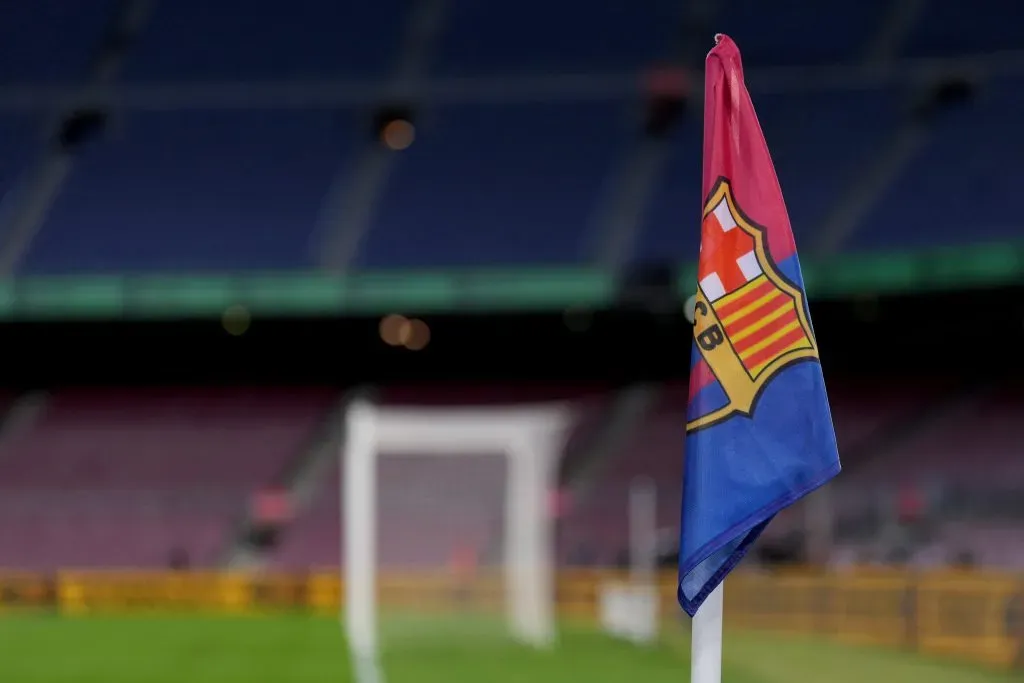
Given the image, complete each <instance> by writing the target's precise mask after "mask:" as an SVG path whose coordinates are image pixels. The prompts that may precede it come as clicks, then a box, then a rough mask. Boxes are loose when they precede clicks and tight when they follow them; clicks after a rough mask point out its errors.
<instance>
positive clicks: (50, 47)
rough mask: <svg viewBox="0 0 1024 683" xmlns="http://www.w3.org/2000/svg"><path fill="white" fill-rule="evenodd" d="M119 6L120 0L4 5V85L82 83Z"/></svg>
mask: <svg viewBox="0 0 1024 683" xmlns="http://www.w3.org/2000/svg"><path fill="white" fill-rule="evenodd" d="M114 4H115V3H114V0H96V1H95V2H64V0H32V2H8V3H4V7H3V12H2V18H0V83H5V84H10V83H31V84H34V85H40V84H54V83H80V82H82V80H83V79H84V78H85V76H86V75H87V73H88V66H89V60H90V59H91V58H92V56H93V53H94V52H95V49H96V46H97V45H98V44H99V40H100V37H101V36H102V35H103V31H104V30H105V29H106V27H107V24H108V23H109V22H110V17H111V13H112V10H113V7H114Z"/></svg>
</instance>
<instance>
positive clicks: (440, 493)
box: [341, 402, 566, 683]
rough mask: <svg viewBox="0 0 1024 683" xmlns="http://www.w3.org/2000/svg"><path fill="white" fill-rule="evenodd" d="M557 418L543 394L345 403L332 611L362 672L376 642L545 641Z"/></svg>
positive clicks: (550, 622) (362, 674)
mask: <svg viewBox="0 0 1024 683" xmlns="http://www.w3.org/2000/svg"><path fill="white" fill-rule="evenodd" d="M565 421H566V415H565V413H564V411H563V409H562V408H561V407H552V406H544V407H534V408H510V407H504V408H493V407H489V408H458V409H454V408H436V407H431V408H403V409H398V408H382V407H377V406H375V405H373V404H370V403H367V402H354V403H353V404H352V405H351V406H350V407H349V409H348V414H347V426H346V438H345V446H344V448H343V450H342V454H341V457H342V467H341V476H342V481H341V486H342V506H341V508H342V509H341V513H342V536H343V543H342V553H343V568H344V577H343V578H344V585H345V601H344V607H343V619H344V624H345V627H346V632H347V636H348V644H349V647H350V649H351V650H352V654H353V660H354V662H356V664H357V675H358V677H359V679H360V680H361V683H365V682H366V681H368V680H371V678H372V676H377V675H378V674H372V676H371V673H370V672H373V671H374V670H375V669H379V659H378V657H379V654H380V651H381V650H382V649H385V650H392V649H396V648H401V647H408V646H413V645H419V646H422V645H430V644H436V645H440V646H444V647H447V648H450V647H456V648H457V647H458V645H459V644H460V643H466V644H467V645H469V644H470V643H471V642H475V641H478V640H479V639H480V638H488V637H502V638H504V637H511V638H514V639H516V640H518V641H520V642H522V643H525V644H527V645H532V646H545V645H548V644H550V643H551V642H552V639H553V637H554V613H553V612H554V607H553V602H554V566H553V564H554V550H553V543H554V534H553V523H552V520H551V518H550V515H549V511H548V501H549V493H550V492H551V491H552V490H553V489H554V485H555V482H554V477H555V475H556V469H557V457H558V454H559V452H560V449H561V445H562V439H563V434H564V426H565ZM468 639H474V641H470V640H468ZM360 667H361V669H360Z"/></svg>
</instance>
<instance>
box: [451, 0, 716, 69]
mask: <svg viewBox="0 0 1024 683" xmlns="http://www.w3.org/2000/svg"><path fill="white" fill-rule="evenodd" d="M682 7H683V3H680V2H678V0H645V2H643V3H642V4H630V3H625V2H592V1H591V0H559V1H558V2H550V1H549V0H519V1H517V2H480V1H479V0H455V1H454V2H452V3H450V5H449V9H448V14H447V16H446V24H445V31H444V35H443V40H442V42H441V44H440V45H439V47H438V52H437V57H436V61H435V73H438V74H443V75H452V74H474V73H477V74H479V73H483V74H491V73H523V74H529V73H545V72H556V73H566V72H594V71H599V70H612V71H623V72H628V71H631V70H637V69H639V68H642V67H645V66H648V65H649V64H651V63H652V62H653V61H656V60H659V59H663V58H664V57H666V56H667V55H668V54H670V50H671V48H672V41H673V40H674V39H675V37H676V34H677V33H678V27H679V22H680V17H681V15H682V13H683V9H682ZM709 40H710V36H709Z"/></svg>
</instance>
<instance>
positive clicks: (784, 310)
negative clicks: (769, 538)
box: [686, 178, 818, 432]
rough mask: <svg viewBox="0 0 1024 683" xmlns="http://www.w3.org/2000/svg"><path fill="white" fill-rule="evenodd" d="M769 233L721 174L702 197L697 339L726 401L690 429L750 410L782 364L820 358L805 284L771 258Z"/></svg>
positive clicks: (696, 418) (694, 419) (693, 420)
mask: <svg viewBox="0 0 1024 683" xmlns="http://www.w3.org/2000/svg"><path fill="white" fill-rule="evenodd" d="M764 233H765V229H764V228H763V227H761V226H759V225H757V224H756V223H754V222H753V221H751V220H750V219H749V218H747V216H746V215H745V214H744V213H743V211H742V209H741V207H739V206H738V205H737V203H736V200H735V198H734V197H733V192H732V188H731V186H730V182H729V180H728V179H727V178H719V179H718V181H717V182H716V183H715V185H714V187H713V189H712V191H711V193H710V194H709V195H708V199H707V201H706V202H705V204H704V214H703V224H702V228H701V255H700V266H699V269H698V276H697V279H698V287H697V301H696V307H695V311H694V340H695V342H696V347H697V348H698V350H699V352H700V355H701V358H702V359H703V361H704V363H705V364H706V366H707V370H709V371H710V372H711V373H712V374H713V375H714V379H715V380H717V382H718V383H719V384H720V385H721V387H722V390H723V391H724V393H725V396H726V398H727V403H726V404H725V405H724V406H717V407H715V408H714V409H713V410H710V411H708V412H706V413H704V414H698V415H696V416H691V419H690V420H689V421H688V422H687V425H686V429H687V431H688V432H689V431H694V430H697V429H701V428H703V427H709V426H711V425H713V424H717V423H719V422H721V421H723V420H725V419H728V418H730V417H733V416H737V415H746V416H749V415H751V414H752V413H753V411H754V408H755V406H756V404H757V400H758V397H759V395H760V394H761V392H762V390H763V389H764V388H765V387H766V386H767V385H768V383H769V382H771V381H772V378H774V377H775V376H776V375H778V373H779V372H780V371H781V370H782V369H784V368H786V367H788V366H790V365H792V364H793V363H797V362H801V361H805V360H817V358H818V347H817V344H816V343H815V341H814V333H813V331H812V330H811V325H810V323H809V322H808V316H807V309H806V306H805V304H804V294H803V291H802V290H801V289H800V288H799V287H797V286H796V285H795V284H793V283H792V282H790V281H789V280H788V279H787V278H786V277H785V275H783V274H782V272H781V271H780V270H779V268H778V267H777V266H776V264H775V263H774V262H773V261H772V259H771V255H770V254H769V253H768V250H767V248H766V246H765V234H764Z"/></svg>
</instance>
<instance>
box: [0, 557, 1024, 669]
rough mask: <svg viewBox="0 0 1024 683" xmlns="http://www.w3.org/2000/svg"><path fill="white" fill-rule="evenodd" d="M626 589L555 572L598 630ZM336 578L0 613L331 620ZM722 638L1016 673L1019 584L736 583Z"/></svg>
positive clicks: (578, 616) (7, 597)
mask: <svg viewBox="0 0 1024 683" xmlns="http://www.w3.org/2000/svg"><path fill="white" fill-rule="evenodd" d="M627 580H628V577H627V576H626V575H625V574H623V573H622V572H618V571H615V570H571V571H563V572H560V574H559V576H558V581H557V588H556V602H557V605H558V611H559V614H560V615H561V617H562V618H565V619H570V620H574V621H592V620H596V618H597V613H598V599H599V595H600V592H601V587H602V586H604V585H606V584H608V583H614V582H618V581H627ZM659 582H660V588H661V592H662V597H663V604H662V614H663V615H665V618H666V619H667V620H669V621H672V622H678V623H683V624H685V621H684V620H683V619H682V617H681V612H680V610H679V609H678V607H677V606H676V603H675V576H674V574H672V573H667V574H663V575H661V576H660V577H659ZM379 590H380V604H381V607H382V609H386V608H388V607H395V608H399V609H401V608H409V607H415V608H416V609H422V610H427V611H437V612H446V611H458V610H464V609H466V607H467V605H470V608H471V609H477V610H483V611H494V612H495V613H496V612H497V611H498V610H499V608H500V604H501V599H502V595H503V591H502V589H501V581H500V577H499V576H495V575H489V574H487V573H481V574H479V575H477V576H476V577H475V578H474V579H473V580H472V581H468V582H467V581H466V578H465V577H461V578H456V577H453V576H452V575H451V574H449V573H445V572H437V573H429V572H407V573H385V574H383V575H382V576H381V578H380V585H379ZM342 595H343V591H342V585H341V579H340V578H339V576H338V574H337V572H336V571H334V572H330V571H323V572H310V573H307V574H242V573H220V572H143V571H89V572H82V571H66V572H58V573H56V574H54V575H42V574H32V573H6V574H0V613H3V612H8V613H10V612H17V611H20V610H39V609H44V610H52V611H54V612H58V613H61V614H69V615H87V614H117V613H136V612H143V611H160V612H168V611H172V612H203V613H224V614H260V613H278V612H282V611H298V612H307V613H311V614H321V615H336V614H338V611H339V607H340V603H341V599H342ZM726 595H727V597H726V615H727V619H726V622H727V627H728V628H732V629H737V630H768V631H776V632H784V633H792V634H804V635H807V634H812V635H817V636H821V637H830V638H834V639H836V640H840V641H843V642H848V643H854V644H865V645H876V646H883V647H895V648H903V649H910V650H915V651H919V652H923V653H927V654H932V655H940V656H951V657H955V658H959V659H963V660H969V661H973V662H977V663H983V664H987V665H992V666H997V667H1004V668H1008V667H1013V666H1017V667H1019V666H1022V665H1024V577H1020V576H1013V575H1006V574H996V573H987V572H977V571H972V572H952V571H942V572H924V573H914V572H908V571H898V570H883V569H857V570H849V571H845V572H842V573H829V574H821V573H812V572H809V571H792V572H785V573H773V574H759V573H749V572H747V573H744V572H741V573H738V574H736V575H735V576H733V577H730V579H729V590H728V591H726Z"/></svg>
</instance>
